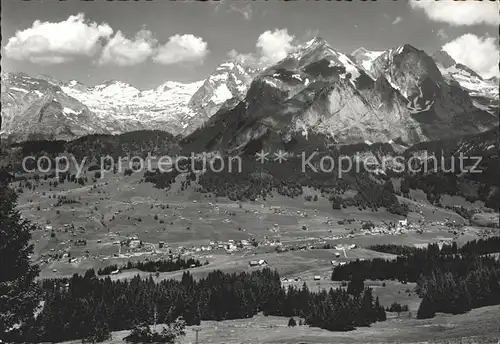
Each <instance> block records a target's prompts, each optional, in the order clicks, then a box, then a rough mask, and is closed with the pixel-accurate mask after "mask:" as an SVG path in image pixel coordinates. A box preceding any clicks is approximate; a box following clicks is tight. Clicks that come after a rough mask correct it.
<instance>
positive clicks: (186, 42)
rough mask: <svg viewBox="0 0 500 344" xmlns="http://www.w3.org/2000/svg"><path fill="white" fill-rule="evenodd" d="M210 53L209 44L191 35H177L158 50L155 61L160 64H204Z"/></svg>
mask: <svg viewBox="0 0 500 344" xmlns="http://www.w3.org/2000/svg"><path fill="white" fill-rule="evenodd" d="M208 53H209V50H208V48H207V42H205V41H204V40H203V39H202V38H200V37H196V36H193V35H191V34H186V35H175V36H172V37H170V38H169V39H168V42H167V43H165V44H164V45H162V46H160V47H159V48H158V51H157V53H156V55H155V56H154V58H153V61H154V62H156V63H159V64H165V65H168V64H176V63H182V62H203V60H204V58H205V57H206V56H207V54H208Z"/></svg>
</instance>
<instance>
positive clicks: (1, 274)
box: [0, 185, 40, 340]
mask: <svg viewBox="0 0 500 344" xmlns="http://www.w3.org/2000/svg"><path fill="white" fill-rule="evenodd" d="M16 205H17V196H16V194H15V193H14V192H13V191H12V190H11V189H10V188H9V187H8V186H6V185H0V340H7V339H8V338H9V336H11V335H13V331H12V329H13V326H14V325H23V324H25V323H26V322H27V321H29V320H31V319H32V318H33V312H34V311H35V309H36V307H37V305H38V302H39V299H40V293H39V289H38V285H37V284H36V282H35V278H36V276H37V275H38V272H39V268H38V266H37V265H34V264H32V263H31V262H30V255H31V254H32V253H33V245H31V244H30V243H29V240H30V239H31V231H32V230H34V226H33V225H32V224H31V223H30V222H29V221H28V220H26V219H22V218H21V215H20V213H19V212H18V211H17V210H16V209H15V208H16ZM21 328H22V326H21Z"/></svg>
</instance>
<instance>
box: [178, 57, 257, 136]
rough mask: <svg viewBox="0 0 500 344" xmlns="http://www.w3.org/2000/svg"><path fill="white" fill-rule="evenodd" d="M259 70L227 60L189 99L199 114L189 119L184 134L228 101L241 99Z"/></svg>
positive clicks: (192, 107) (189, 104)
mask: <svg viewBox="0 0 500 344" xmlns="http://www.w3.org/2000/svg"><path fill="white" fill-rule="evenodd" d="M258 72H259V70H257V69H255V68H252V67H249V66H245V65H244V64H242V63H241V62H236V61H225V62H223V63H222V64H220V65H219V66H218V67H217V68H216V70H215V71H214V72H213V73H212V74H211V75H210V76H209V77H208V78H207V79H206V80H205V82H204V83H203V85H202V86H201V87H200V88H199V89H198V91H196V92H195V94H194V95H193V96H192V97H191V99H190V100H189V103H188V106H189V107H190V108H191V109H192V110H193V111H194V112H195V113H196V114H197V115H196V116H193V117H192V118H191V119H190V120H189V125H188V126H187V127H186V129H185V130H184V132H183V133H184V134H189V133H191V132H193V131H194V130H195V129H196V128H198V127H199V126H200V125H202V124H203V123H204V122H206V121H207V120H208V119H209V118H210V117H212V116H213V115H214V114H215V113H216V112H217V111H218V110H219V109H220V108H221V107H222V106H223V105H224V103H225V102H226V101H228V100H232V101H240V100H241V99H243V98H244V97H245V94H246V92H247V90H248V87H249V86H250V83H251V82H252V80H253V78H254V77H255V75H257V73H258Z"/></svg>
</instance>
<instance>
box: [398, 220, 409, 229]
mask: <svg viewBox="0 0 500 344" xmlns="http://www.w3.org/2000/svg"><path fill="white" fill-rule="evenodd" d="M398 225H399V226H402V227H406V226H408V219H404V220H399V221H398Z"/></svg>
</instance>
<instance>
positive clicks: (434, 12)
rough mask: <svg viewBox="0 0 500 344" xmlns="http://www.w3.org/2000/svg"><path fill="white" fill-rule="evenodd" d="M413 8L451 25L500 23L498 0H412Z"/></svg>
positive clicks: (432, 18)
mask: <svg viewBox="0 0 500 344" xmlns="http://www.w3.org/2000/svg"><path fill="white" fill-rule="evenodd" d="M410 6H411V7H412V8H413V9H420V10H423V11H424V12H425V13H426V14H427V16H428V17H429V18H430V19H431V20H434V21H439V22H445V23H448V24H450V25H456V26H458V25H476V24H488V25H499V24H500V16H499V15H498V10H499V3H498V2H497V1H435V0H410Z"/></svg>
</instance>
